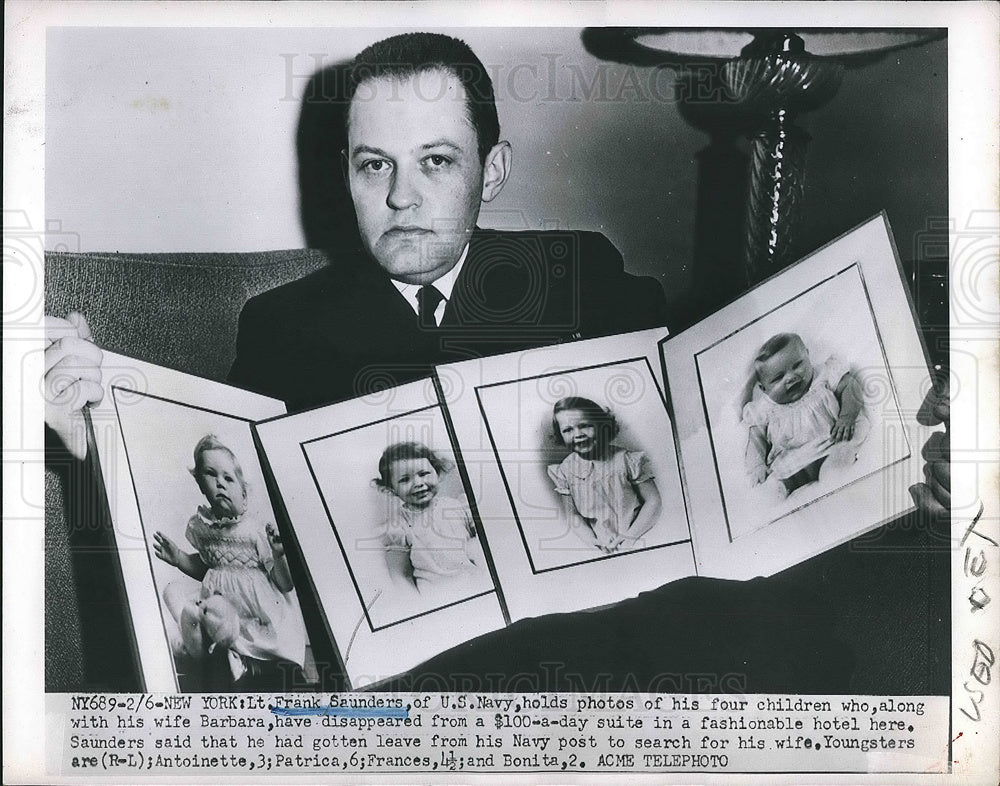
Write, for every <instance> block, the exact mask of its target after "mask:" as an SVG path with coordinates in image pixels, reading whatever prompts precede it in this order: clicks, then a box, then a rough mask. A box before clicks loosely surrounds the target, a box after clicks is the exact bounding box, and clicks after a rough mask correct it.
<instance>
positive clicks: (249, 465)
mask: <svg viewBox="0 0 1000 786" xmlns="http://www.w3.org/2000/svg"><path fill="white" fill-rule="evenodd" d="M103 368H104V370H105V373H104V386H105V395H104V398H103V400H102V401H101V403H100V404H98V405H96V406H94V407H93V408H92V409H91V412H90V420H91V424H92V426H93V432H94V441H95V445H96V448H97V456H98V460H99V462H100V472H101V479H102V483H103V487H104V489H105V491H106V494H107V502H108V508H109V511H110V515H111V522H112V525H113V529H114V538H115V545H116V546H117V550H118V559H119V562H120V565H121V572H122V579H123V582H124V591H125V597H126V599H127V602H128V611H129V617H130V619H131V623H132V630H133V635H134V639H135V641H134V643H135V647H136V652H137V656H138V661H139V670H140V675H141V679H142V683H143V686H144V689H145V690H146V691H164V692H176V691H178V690H179V689H180V686H179V683H178V675H177V672H176V669H175V667H174V660H173V656H172V654H171V648H170V642H169V638H168V629H169V627H170V625H171V624H172V621H171V620H170V619H169V618H168V617H169V612H168V611H167V609H166V607H165V606H164V605H163V603H162V600H161V599H162V593H163V590H164V587H165V586H166V585H167V584H169V583H170V582H174V581H176V582H179V583H182V584H188V585H190V589H191V591H192V592H197V590H198V582H197V581H195V580H194V579H191V578H189V577H187V576H185V575H184V574H183V573H181V571H180V570H178V569H176V568H173V567H171V566H169V565H167V564H166V563H164V562H162V561H161V560H159V559H158V558H157V557H156V556H155V554H154V552H153V535H154V533H155V532H157V531H163V532H164V533H165V534H166V535H167V536H168V537H170V538H171V539H172V540H173V541H174V543H176V544H177V546H178V547H179V548H180V549H181V550H183V551H187V552H192V551H193V550H194V547H193V546H191V544H189V543H188V542H187V539H186V538H185V536H184V533H185V524H186V522H187V520H188V519H189V518H190V517H191V515H192V514H193V513H194V512H195V510H196V509H197V507H198V505H199V504H204V501H205V500H204V497H202V496H201V494H200V493H199V491H198V488H197V485H196V483H195V480H194V478H193V477H192V476H191V475H190V472H189V470H190V469H191V468H192V466H193V461H194V459H193V450H194V446H195V444H196V443H197V441H198V440H199V439H200V438H201V437H203V436H205V435H206V434H210V433H212V434H215V435H216V436H218V437H219V439H220V440H221V441H222V442H223V444H226V446H227V447H229V448H230V449H231V450H232V451H233V453H234V454H235V455H236V456H237V458H238V460H239V462H240V464H241V466H242V468H243V471H244V476H245V479H246V481H247V486H248V500H249V508H248V510H253V511H257V512H259V514H260V515H261V516H263V517H265V518H267V519H268V520H270V521H272V522H274V521H275V517H274V514H273V510H272V508H271V503H270V500H269V498H268V494H267V490H266V488H265V484H264V478H263V475H262V472H261V467H260V463H259V461H258V458H257V451H256V449H255V447H254V443H253V433H252V431H251V423H252V422H253V421H255V420H260V419H262V418H267V417H273V416H275V415H279V414H282V413H284V411H285V405H284V403H282V402H280V401H277V400H275V399H271V398H267V397H266V396H261V395H258V394H256V393H249V392H246V391H242V390H239V389H237V388H232V387H229V386H227V385H222V384H220V383H218V382H213V381H210V380H206V379H202V378H200V377H195V376H192V375H189V374H184V373H181V372H179V371H173V370H171V369H167V368H163V367H161V366H155V365H152V364H150V363H145V362H142V361H139V360H134V359H132V358H128V357H124V356H122V355H117V354H114V353H111V352H105V353H104V362H103Z"/></svg>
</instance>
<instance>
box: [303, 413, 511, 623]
mask: <svg viewBox="0 0 1000 786" xmlns="http://www.w3.org/2000/svg"><path fill="white" fill-rule="evenodd" d="M304 449H305V453H306V459H307V461H308V464H309V466H310V468H311V470H312V473H313V477H314V480H315V483H316V487H317V488H318V489H319V493H320V495H321V497H322V499H323V503H324V505H325V507H326V510H327V512H328V516H329V523H328V524H327V526H330V527H332V528H333V531H334V533H335V535H336V537H337V541H338V543H339V544H340V547H341V549H342V551H343V555H344V560H345V562H346V563H347V566H348V570H349V571H350V573H351V578H352V581H353V583H354V586H355V588H356V590H357V592H358V596H359V599H360V601H361V605H362V607H363V608H364V609H365V615H366V617H367V621H368V624H369V625H370V627H371V629H372V631H377V630H380V629H382V628H385V627H388V626H390V625H395V624H398V623H401V622H405V621H406V620H410V619H413V618H414V617H417V616H421V615H424V614H428V613H430V612H433V611H434V610H436V609H439V608H442V607H444V606H450V605H453V604H456V603H461V602H462V601H465V600H468V599H470V598H473V597H478V596H480V595H483V594H484V593H488V592H493V591H494V587H493V579H492V576H491V575H490V571H489V567H488V565H487V564H486V557H485V553H484V550H483V546H482V544H481V543H480V540H479V535H478V532H477V530H476V524H475V519H474V518H473V515H472V510H471V507H470V505H469V502H468V498H467V495H466V490H465V488H464V486H463V483H462V478H461V475H460V473H459V471H458V468H457V465H456V459H455V455H454V451H453V449H452V447H451V443H450V440H449V439H448V434H447V429H446V428H445V424H444V419H443V416H442V414H441V411H440V408H439V407H431V408H428V409H425V410H422V411H420V412H416V413H410V414H406V415H401V416H397V417H393V418H389V419H387V420H383V421H378V422H376V423H370V424H367V425H364V426H360V427H357V428H353V429H350V430H348V431H344V432H339V433H336V434H332V435H329V436H325V437H322V438H320V439H316V440H313V441H311V442H308V443H306V444H305V445H304Z"/></svg>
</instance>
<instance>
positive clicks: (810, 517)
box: [662, 215, 931, 579]
mask: <svg viewBox="0 0 1000 786" xmlns="http://www.w3.org/2000/svg"><path fill="white" fill-rule="evenodd" d="M852 266H853V267H855V268H856V269H857V270H858V271H859V272H860V275H861V278H862V280H863V287H864V291H865V293H866V295H867V303H864V302H862V303H845V304H843V319H844V321H845V322H846V321H849V320H855V319H857V318H858V314H859V312H860V311H861V310H862V309H865V310H867V309H868V307H869V305H870V309H871V311H870V313H871V315H873V317H874V321H875V327H876V330H877V334H878V340H879V341H880V343H881V347H882V351H883V353H884V360H885V364H886V365H887V367H888V369H889V374H890V379H889V380H888V384H887V385H885V383H886V380H885V379H884V378H883V379H881V380H877V383H878V384H877V385H875V386H874V387H879V388H881V386H882V385H885V389H884V390H880V391H878V392H879V393H880V395H878V396H877V398H878V399H879V400H880V401H881V402H882V404H881V405H880V406H883V407H884V408H885V413H886V415H887V417H886V418H885V420H884V421H883V423H884V424H885V425H886V429H887V432H886V439H887V441H888V442H887V444H888V443H891V444H890V445H889V448H888V449H889V453H890V454H891V455H890V457H889V458H888V459H886V461H884V462H882V468H881V469H878V470H876V471H874V472H871V473H870V474H868V475H866V476H864V477H860V478H855V479H853V480H851V481H850V482H848V483H847V484H846V485H843V486H841V487H839V488H838V489H837V490H836V491H833V492H831V493H826V494H824V495H823V496H820V497H818V498H814V499H809V500H808V501H805V500H804V501H803V504H802V506H801V507H798V508H797V509H795V510H792V511H782V512H783V514H784V515H781V516H780V517H778V518H776V520H773V521H771V522H770V523H767V524H766V525H764V526H761V527H759V528H757V529H755V530H753V531H749V530H743V531H740V532H738V533H737V532H732V533H731V532H730V528H729V526H728V524H727V517H726V509H725V504H724V496H723V490H722V487H721V486H720V479H719V474H718V472H717V469H716V457H715V453H714V448H713V445H712V441H711V435H710V430H711V429H710V424H709V419H708V414H707V411H706V405H705V402H704V400H703V398H702V388H701V380H700V379H699V373H698V360H697V358H698V356H699V354H701V353H704V352H705V351H706V350H708V349H709V348H710V347H713V346H715V345H716V344H718V343H719V342H722V341H724V340H727V339H729V338H730V337H731V336H733V335H734V334H737V333H738V332H739V331H741V330H744V329H746V328H747V327H748V326H749V325H751V324H752V323H754V322H756V321H757V320H761V321H763V320H765V319H768V315H771V314H772V313H773V314H778V313H779V311H780V310H781V309H784V308H787V307H788V305H789V304H790V303H794V301H795V299H797V298H798V297H800V296H801V295H802V294H803V293H805V292H807V291H808V290H810V289H812V288H814V287H817V286H819V285H821V284H823V282H827V281H829V280H830V279H831V277H833V276H835V275H836V274H838V273H842V272H843V271H845V270H847V269H849V268H851V267H852ZM912 314H913V309H912V303H911V300H910V295H909V292H908V290H907V288H906V284H905V281H904V278H903V273H902V269H901V268H900V266H899V262H898V258H897V255H896V250H895V246H894V244H893V241H892V238H891V230H890V228H889V225H888V222H887V220H886V218H885V216H884V215H879V216H875V217H874V218H872V219H870V220H869V221H867V222H865V223H863V224H861V225H860V226H858V227H857V228H855V229H853V230H851V231H850V232H848V233H846V234H844V235H842V236H841V237H839V238H837V239H836V240H834V241H832V242H831V243H829V244H827V245H826V246H824V247H823V248H821V249H819V250H818V251H816V252H814V253H813V254H811V255H809V256H807V257H805V258H804V259H802V260H800V261H799V262H797V263H795V264H794V265H792V266H791V267H789V268H787V269H785V270H783V271H782V272H781V273H780V274H778V275H776V276H773V277H772V278H770V279H768V280H767V281H765V282H764V283H762V284H760V285H759V286H757V287H755V288H754V289H752V290H751V291H750V292H748V293H747V294H745V295H743V296H742V297H740V298H738V299H737V300H735V301H734V302H733V303H731V304H729V305H728V306H726V307H725V308H723V309H721V310H719V311H717V312H716V313H715V314H712V315H711V316H709V317H707V318H706V319H704V320H702V321H701V322H699V323H698V324H697V325H695V326H693V327H691V328H689V329H687V330H685V331H684V332H682V333H680V334H678V335H676V336H673V337H671V338H670V339H669V340H668V341H665V342H663V344H662V355H663V366H664V374H665V377H666V383H667V389H668V396H669V398H670V400H671V401H672V405H673V415H674V422H675V424H676V426H677V434H678V442H679V446H680V460H681V467H682V471H683V474H684V478H685V481H686V487H687V490H688V502H689V505H690V514H691V521H692V534H693V536H694V543H695V550H696V552H697V554H698V559H699V566H700V572H701V573H702V574H703V575H708V576H716V577H721V578H732V579H749V578H752V577H754V576H767V575H770V574H772V573H775V572H777V571H779V570H782V569H784V568H786V567H789V566H790V565H794V564H796V563H799V562H802V561H803V560H805V559H808V558H809V557H811V556H813V555H815V554H818V553H820V552H822V551H825V550H827V549H830V548H832V547H833V546H835V545H837V544H839V543H843V542H845V541H847V540H850V539H851V538H853V537H855V536H857V535H859V534H861V533H862V532H865V531H867V530H870V529H873V528H875V527H877V526H879V525H880V524H883V523H885V522H887V521H889V520H891V519H894V518H896V517H897V516H900V515H903V514H904V513H907V512H909V511H910V510H912V509H913V502H912V499H911V498H910V495H909V493H908V491H907V490H908V488H909V487H910V485H912V484H913V483H917V482H919V481H920V480H921V479H922V477H923V476H922V472H921V465H922V459H921V457H920V449H919V446H920V445H922V444H923V443H924V442H925V441H926V439H927V437H928V436H929V435H930V433H931V430H930V429H928V428H926V427H923V426H920V425H919V424H917V422H916V420H915V416H916V413H917V410H918V409H919V407H920V404H921V402H922V401H923V398H924V395H925V393H926V392H927V390H928V387H929V385H930V375H929V369H928V362H927V357H926V353H925V349H924V345H923V342H922V339H921V336H920V334H919V332H918V330H917V327H916V323H915V321H914V319H913V318H907V317H906V316H905V315H911V317H912ZM793 332H794V331H793ZM745 360H746V359H745V358H742V357H741V358H734V359H733V366H734V368H736V369H737V370H738V371H742V369H743V366H744V365H745V363H744V361H745ZM893 410H898V412H899V413H900V414H901V416H902V424H903V426H902V427H903V432H904V433H902V434H900V433H894V434H891V435H890V434H888V432H889V431H898V430H899V420H898V418H897V419H896V420H895V422H894V421H893V419H892V418H891V417H889V415H891V413H892V411H893ZM893 426H895V429H893ZM740 458H742V456H741V457H740ZM731 536H732V537H731Z"/></svg>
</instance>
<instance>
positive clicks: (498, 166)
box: [483, 141, 514, 202]
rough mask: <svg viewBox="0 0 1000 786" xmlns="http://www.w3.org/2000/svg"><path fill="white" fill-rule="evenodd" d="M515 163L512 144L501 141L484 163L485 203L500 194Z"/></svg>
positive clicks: (487, 155) (488, 154)
mask: <svg viewBox="0 0 1000 786" xmlns="http://www.w3.org/2000/svg"><path fill="white" fill-rule="evenodd" d="M513 163H514V151H513V150H512V149H511V147H510V142H504V141H501V142H498V143H497V144H495V145H493V149H492V150H490V152H489V153H487V154H486V161H485V162H484V163H483V202H489V201H491V200H492V199H493V198H494V197H496V195H497V194H499V193H500V191H501V190H502V189H503V184H504V183H506V182H507V176H508V175H509V174H510V168H511V165H512V164H513Z"/></svg>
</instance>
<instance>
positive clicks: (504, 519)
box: [437, 328, 695, 620]
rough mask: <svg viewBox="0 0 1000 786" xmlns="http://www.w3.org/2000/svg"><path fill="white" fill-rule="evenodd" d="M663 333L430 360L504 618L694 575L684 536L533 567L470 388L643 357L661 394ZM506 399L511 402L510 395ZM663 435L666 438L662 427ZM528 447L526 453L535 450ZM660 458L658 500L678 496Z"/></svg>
mask: <svg viewBox="0 0 1000 786" xmlns="http://www.w3.org/2000/svg"><path fill="white" fill-rule="evenodd" d="M666 333H667V330H666V328H657V329H652V330H643V331H638V332H636V333H630V334H626V335H621V336H611V337H608V338H599V339H590V340H586V341H576V342H572V343H569V344H559V345H556V346H552V347H541V348H538V349H531V350H526V351H524V352H512V353H509V354H506V355H498V356H495V357H491V358H485V359H481V360H469V361H465V362H462V363H454V364H451V365H446V366H440V367H438V369H437V373H438V378H439V380H440V385H441V389H442V391H443V392H444V396H445V401H446V404H447V405H448V411H449V413H450V415H451V420H452V423H453V425H454V428H455V433H456V436H457V439H458V442H459V444H460V445H461V450H462V455H463V457H464V459H465V466H466V469H467V471H468V473H469V476H470V478H472V484H473V486H475V487H477V488H479V489H481V493H480V494H478V495H477V498H478V500H479V514H480V517H481V519H482V523H483V529H484V530H485V533H486V540H487V543H488V544H489V549H490V553H491V554H492V557H493V562H494V565H495V567H496V572H497V576H498V577H499V582H500V586H501V588H502V589H503V593H504V599H505V601H506V603H507V608H508V610H509V612H510V616H511V619H512V620H518V619H522V618H525V617H537V616H541V615H543V614H553V613H562V612H569V611H577V610H581V609H588V608H594V607H598V606H604V605H608V604H610V603H614V602H617V601H620V600H624V599H625V598H629V597H633V596H635V595H638V594H639V593H640V592H644V591H646V590H651V589H654V588H656V587H659V586H661V585H663V584H667V583H669V582H671V581H676V580H677V579H680V578H684V577H686V576H691V575H694V573H695V563H694V557H693V554H692V549H691V542H690V540H687V539H685V540H684V541H682V542H680V543H676V544H674V545H665V546H662V547H659V548H652V549H645V550H638V551H635V552H627V553H624V554H621V555H618V556H616V557H615V558H614V559H598V560H596V561H589V562H583V563H580V564H575V565H569V566H565V567H561V568H559V569H556V570H550V571H546V572H541V573H536V572H535V571H534V570H533V569H532V565H531V563H530V561H529V559H528V554H527V552H526V550H525V545H524V541H523V539H522V535H521V532H520V530H519V528H518V527H517V525H516V517H515V511H514V509H513V506H512V503H511V498H510V495H509V494H508V489H507V485H506V484H505V482H504V477H503V474H502V472H501V469H500V466H499V464H498V461H497V454H496V452H495V450H494V445H493V442H492V440H491V438H490V435H489V432H488V429H487V425H486V423H485V422H484V419H483V413H482V411H481V409H480V407H479V399H478V396H477V388H482V387H483V386H487V385H495V384H498V383H506V382H512V381H516V380H522V379H525V378H528V377H538V376H542V375H551V374H567V373H574V372H576V371H578V370H579V369H581V368H582V367H587V368H589V367H591V366H600V365H610V364H612V363H617V362H620V361H622V360H623V359H636V358H639V359H642V358H645V359H646V360H647V361H648V363H649V367H650V369H651V371H652V374H653V379H654V381H655V383H656V385H657V386H658V387H659V391H658V395H662V389H663V388H662V385H663V379H662V376H661V371H660V360H659V353H658V349H657V342H658V341H659V340H660V339H662V338H663V337H664V336H665V335H666ZM511 406H512V407H513V406H516V404H515V402H511ZM668 422H669V419H668ZM667 439H671V437H670V436H669V432H668V436H667ZM532 448H533V450H532V453H533V454H534V453H535V452H537V451H536V450H535V448H534V446H532ZM662 463H663V464H664V465H665V466H664V467H663V473H662V474H663V476H662V477H660V476H659V475H658V476H657V485H658V486H659V488H660V493H661V496H662V497H664V499H666V498H667V497H668V496H672V495H674V494H677V497H676V498H677V499H678V500H680V499H682V495H681V494H680V473H679V469H678V467H677V466H676V458H675V455H674V445H673V443H672V442H670V443H669V444H668V445H667V446H665V449H664V450H663V458H662ZM682 511H683V505H681V506H680V507H679V508H678V509H677V512H678V514H679V515H682ZM684 526H685V528H686V527H687V522H686V521H685V523H684Z"/></svg>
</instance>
